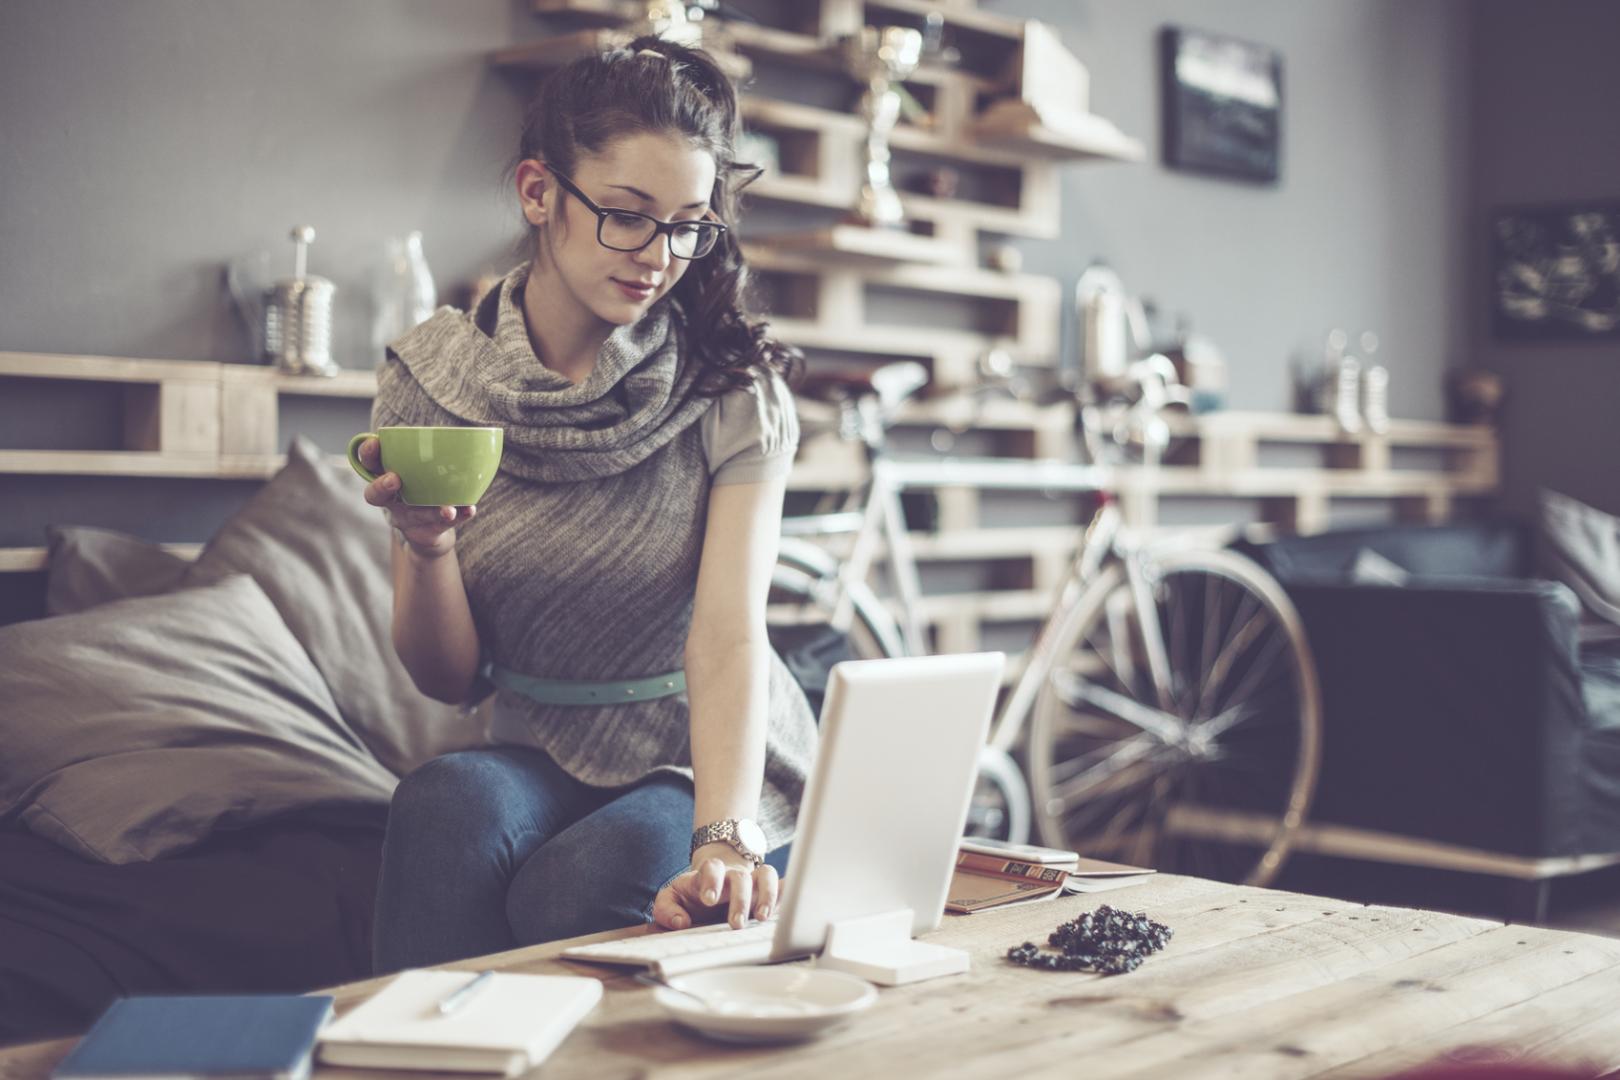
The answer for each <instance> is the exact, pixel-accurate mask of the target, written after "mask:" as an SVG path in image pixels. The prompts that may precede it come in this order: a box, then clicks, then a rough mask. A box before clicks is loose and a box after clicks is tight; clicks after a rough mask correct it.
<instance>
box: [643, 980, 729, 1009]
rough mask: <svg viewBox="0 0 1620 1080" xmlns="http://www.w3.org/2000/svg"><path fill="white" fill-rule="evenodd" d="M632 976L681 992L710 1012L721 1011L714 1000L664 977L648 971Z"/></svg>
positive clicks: (645, 982)
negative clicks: (668, 981)
mask: <svg viewBox="0 0 1620 1080" xmlns="http://www.w3.org/2000/svg"><path fill="white" fill-rule="evenodd" d="M631 977H632V978H634V979H635V980H636V982H638V983H641V984H642V985H643V986H651V987H662V988H663V989H665V990H673V991H675V992H676V993H677V994H680V995H681V996H682V997H689V998H691V999H692V1000H693V1001H695V1002H697V1003H698V1004H699V1005H701V1006H703V1008H704V1009H706V1010H707V1011H709V1012H719V1011H720V1010H719V1009H717V1008H715V1006H714V1003H713V1002H711V1001H710V1000H709V999H708V998H706V997H704V996H703V995H702V994H699V993H696V992H695V991H692V990H687V989H685V988H683V987H679V986H675V985H674V984H672V983H667V982H665V981H664V980H662V979H655V978H653V977H652V976H651V975H648V974H647V973H646V972H641V971H638V972H636V974H635V975H633V976H631Z"/></svg>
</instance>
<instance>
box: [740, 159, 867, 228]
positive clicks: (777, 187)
mask: <svg viewBox="0 0 1620 1080" xmlns="http://www.w3.org/2000/svg"><path fill="white" fill-rule="evenodd" d="M751 199H761V200H764V201H765V202H778V203H787V204H789V205H791V206H809V207H815V208H817V209H822V210H848V209H849V208H850V207H852V206H854V205H855V196H854V194H853V193H852V191H851V190H850V189H849V185H847V184H834V183H832V182H830V181H827V180H823V179H819V178H814V179H813V178H810V177H805V176H783V175H774V176H773V175H770V174H766V175H764V176H761V177H760V178H759V179H758V180H755V181H754V182H753V183H752V184H749V185H748V187H746V188H744V189H743V202H744V204H745V205H746V203H747V202H748V201H749V200H751ZM742 228H743V234H744V236H746V237H749V238H753V239H760V240H764V239H767V237H757V236H755V234H753V233H751V232H750V231H749V229H748V223H747V222H746V221H744V222H743V225H742Z"/></svg>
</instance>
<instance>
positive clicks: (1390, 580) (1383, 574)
mask: <svg viewBox="0 0 1620 1080" xmlns="http://www.w3.org/2000/svg"><path fill="white" fill-rule="evenodd" d="M1411 576H1412V575H1411V574H1408V573H1407V572H1406V571H1405V570H1404V569H1403V568H1402V567H1401V566H1399V565H1398V564H1396V563H1395V562H1394V561H1392V560H1390V559H1386V558H1384V556H1382V555H1380V554H1378V552H1376V551H1374V550H1373V549H1372V548H1368V547H1364V548H1362V549H1361V550H1360V551H1357V552H1356V559H1355V561H1354V562H1352V563H1351V564H1350V580H1351V581H1353V582H1355V583H1356V584H1357V585H1405V584H1406V583H1407V581H1408V580H1409V579H1410V578H1411Z"/></svg>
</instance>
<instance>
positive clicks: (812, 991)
mask: <svg viewBox="0 0 1620 1080" xmlns="http://www.w3.org/2000/svg"><path fill="white" fill-rule="evenodd" d="M669 984H670V986H678V987H680V988H681V989H683V990H690V991H692V993H694V994H698V995H700V996H701V997H703V998H704V999H705V1000H706V1001H708V1002H709V1003H710V1004H711V1005H713V1006H714V1008H709V1009H706V1008H704V1007H703V1006H702V1005H700V1004H698V1002H697V1001H695V1000H694V999H692V998H689V997H687V996H686V995H685V994H678V993H676V992H675V991H673V990H669V989H666V988H664V987H659V988H658V989H656V990H654V991H653V999H654V1000H655V1001H657V1002H658V1004H660V1005H662V1006H663V1007H664V1011H665V1012H667V1013H669V1015H670V1016H671V1017H672V1018H673V1019H675V1020H676V1021H678V1022H679V1023H682V1024H685V1025H686V1026H687V1027H690V1028H694V1029H696V1030H698V1031H700V1032H702V1033H703V1034H705V1035H707V1036H709V1037H710V1038H714V1039H721V1040H723V1041H725V1042H736V1043H768V1042H788V1041H792V1040H795V1039H808V1038H810V1037H811V1036H813V1035H817V1034H819V1033H821V1032H822V1031H824V1030H826V1029H827V1028H829V1027H832V1026H833V1025H835V1024H838V1023H841V1022H842V1021H844V1020H845V1019H847V1018H848V1017H849V1016H851V1015H853V1014H854V1013H858V1012H860V1011H861V1010H862V1009H865V1008H867V1007H869V1006H870V1005H871V1004H872V1003H873V1002H874V1001H876V1000H877V987H875V986H873V985H872V984H871V983H869V982H867V981H866V980H865V979H858V978H856V977H855V976H854V975H846V974H844V973H843V972H841V971H825V970H821V969H818V968H809V967H800V966H797V965H795V966H792V967H729V968H713V969H711V970H709V971H695V972H692V973H691V974H689V975H677V976H675V977H674V978H672V979H670V980H669Z"/></svg>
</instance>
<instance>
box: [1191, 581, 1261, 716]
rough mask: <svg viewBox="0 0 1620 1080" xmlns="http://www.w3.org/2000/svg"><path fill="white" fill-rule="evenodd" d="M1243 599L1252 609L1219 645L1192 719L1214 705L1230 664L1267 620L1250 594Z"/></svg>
mask: <svg viewBox="0 0 1620 1080" xmlns="http://www.w3.org/2000/svg"><path fill="white" fill-rule="evenodd" d="M1244 599H1245V600H1246V601H1247V602H1248V603H1249V604H1252V605H1253V607H1254V610H1253V612H1252V613H1250V614H1247V615H1246V616H1245V618H1244V620H1243V621H1242V622H1241V624H1240V625H1241V628H1240V629H1239V630H1238V632H1237V633H1235V634H1233V635H1232V636H1231V637H1229V638H1227V639H1226V644H1225V645H1223V646H1221V652H1220V656H1219V657H1217V658H1216V660H1215V666H1214V667H1213V668H1212V669H1211V670H1210V672H1209V674H1208V675H1207V676H1206V677H1205V679H1204V685H1203V688H1202V689H1201V690H1200V691H1199V694H1198V708H1197V709H1195V710H1194V712H1193V718H1194V719H1196V718H1198V717H1200V716H1202V715H1204V713H1205V712H1207V711H1208V710H1209V709H1211V708H1213V707H1214V703H1215V696H1216V692H1217V691H1218V690H1219V689H1220V687H1221V686H1222V685H1223V684H1224V683H1225V682H1226V677H1227V674H1228V673H1229V672H1230V671H1231V670H1232V666H1233V665H1234V664H1236V663H1237V661H1238V658H1239V657H1240V656H1242V655H1243V651H1244V650H1245V649H1247V648H1248V647H1249V644H1250V643H1251V642H1252V641H1253V640H1254V638H1255V636H1256V635H1257V634H1259V633H1260V632H1261V631H1262V629H1264V624H1265V623H1266V622H1267V621H1268V616H1269V613H1268V612H1267V611H1265V610H1264V609H1263V608H1261V606H1260V603H1259V601H1257V600H1255V598H1254V597H1252V596H1248V597H1245V598H1244ZM1233 623H1234V624H1238V620H1237V619H1235V618H1234V619H1233Z"/></svg>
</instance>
